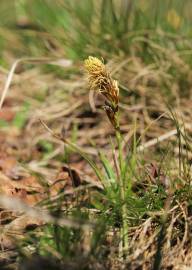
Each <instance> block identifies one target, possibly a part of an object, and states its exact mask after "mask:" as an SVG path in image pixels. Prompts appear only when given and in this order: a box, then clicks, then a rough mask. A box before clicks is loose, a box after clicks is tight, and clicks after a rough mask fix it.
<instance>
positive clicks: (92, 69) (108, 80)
mask: <svg viewBox="0 0 192 270" xmlns="http://www.w3.org/2000/svg"><path fill="white" fill-rule="evenodd" d="M85 69H86V70H87V72H88V79H89V86H90V89H91V90H96V91H99V92H100V94H101V95H102V96H104V99H105V104H104V105H103V109H104V111H105V112H106V114H107V117H108V119H109V121H110V122H111V124H112V126H113V128H114V130H115V135H116V136H115V138H116V144H117V148H118V162H117V163H118V164H116V166H117V167H118V168H117V170H116V176H114V170H113V169H112V168H109V162H108V160H107V158H105V156H104V155H103V154H102V153H100V159H101V161H102V163H103V165H104V168H105V170H106V171H107V174H108V177H109V179H110V180H111V179H114V177H115V180H116V182H117V183H115V184H118V185H119V196H120V201H121V219H122V227H121V237H122V254H125V252H126V251H127V250H128V221H127V217H128V211H127V204H126V189H127V188H128V185H127V183H126V180H127V177H126V168H127V166H126V162H125V160H124V158H123V149H122V141H123V138H122V135H121V131H120V122H119V87H118V82H117V81H116V80H113V79H112V77H111V75H110V73H109V71H108V70H107V68H106V66H105V65H104V63H103V62H102V61H101V60H99V59H98V58H96V57H92V56H89V57H88V59H86V60H85Z"/></svg>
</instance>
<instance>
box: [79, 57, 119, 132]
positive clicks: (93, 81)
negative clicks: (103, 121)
mask: <svg viewBox="0 0 192 270" xmlns="http://www.w3.org/2000/svg"><path fill="white" fill-rule="evenodd" d="M84 64H85V69H86V70H87V72H88V76H89V85H90V88H91V89H92V90H99V92H100V93H101V94H102V95H103V96H104V97H105V99H106V102H107V107H106V105H105V106H104V109H105V111H106V113H107V116H108V118H109V120H110V121H111V123H114V124H113V126H114V127H115V128H117V126H118V123H117V121H116V119H117V114H118V105H119V87H118V83H117V81H115V80H113V79H112V78H111V75H110V73H109V71H108V70H107V68H106V66H105V65H104V63H103V62H102V61H101V60H99V59H98V58H96V57H93V56H89V57H88V59H86V60H85V62H84ZM109 112H110V113H109ZM114 119H115V120H114ZM115 122H116V123H115Z"/></svg>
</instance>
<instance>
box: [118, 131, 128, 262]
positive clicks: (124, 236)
mask: <svg viewBox="0 0 192 270" xmlns="http://www.w3.org/2000/svg"><path fill="white" fill-rule="evenodd" d="M116 140H117V145H118V152H119V168H120V177H119V184H120V199H121V205H122V208H121V214H122V230H121V237H122V242H123V254H122V255H123V256H124V257H125V256H126V252H127V251H128V223H127V216H128V214H127V212H128V211H127V205H126V203H125V189H126V186H125V176H124V173H123V172H124V169H125V165H126V164H124V160H123V148H122V141H123V139H122V136H121V133H120V131H118V130H117V131H116Z"/></svg>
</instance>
